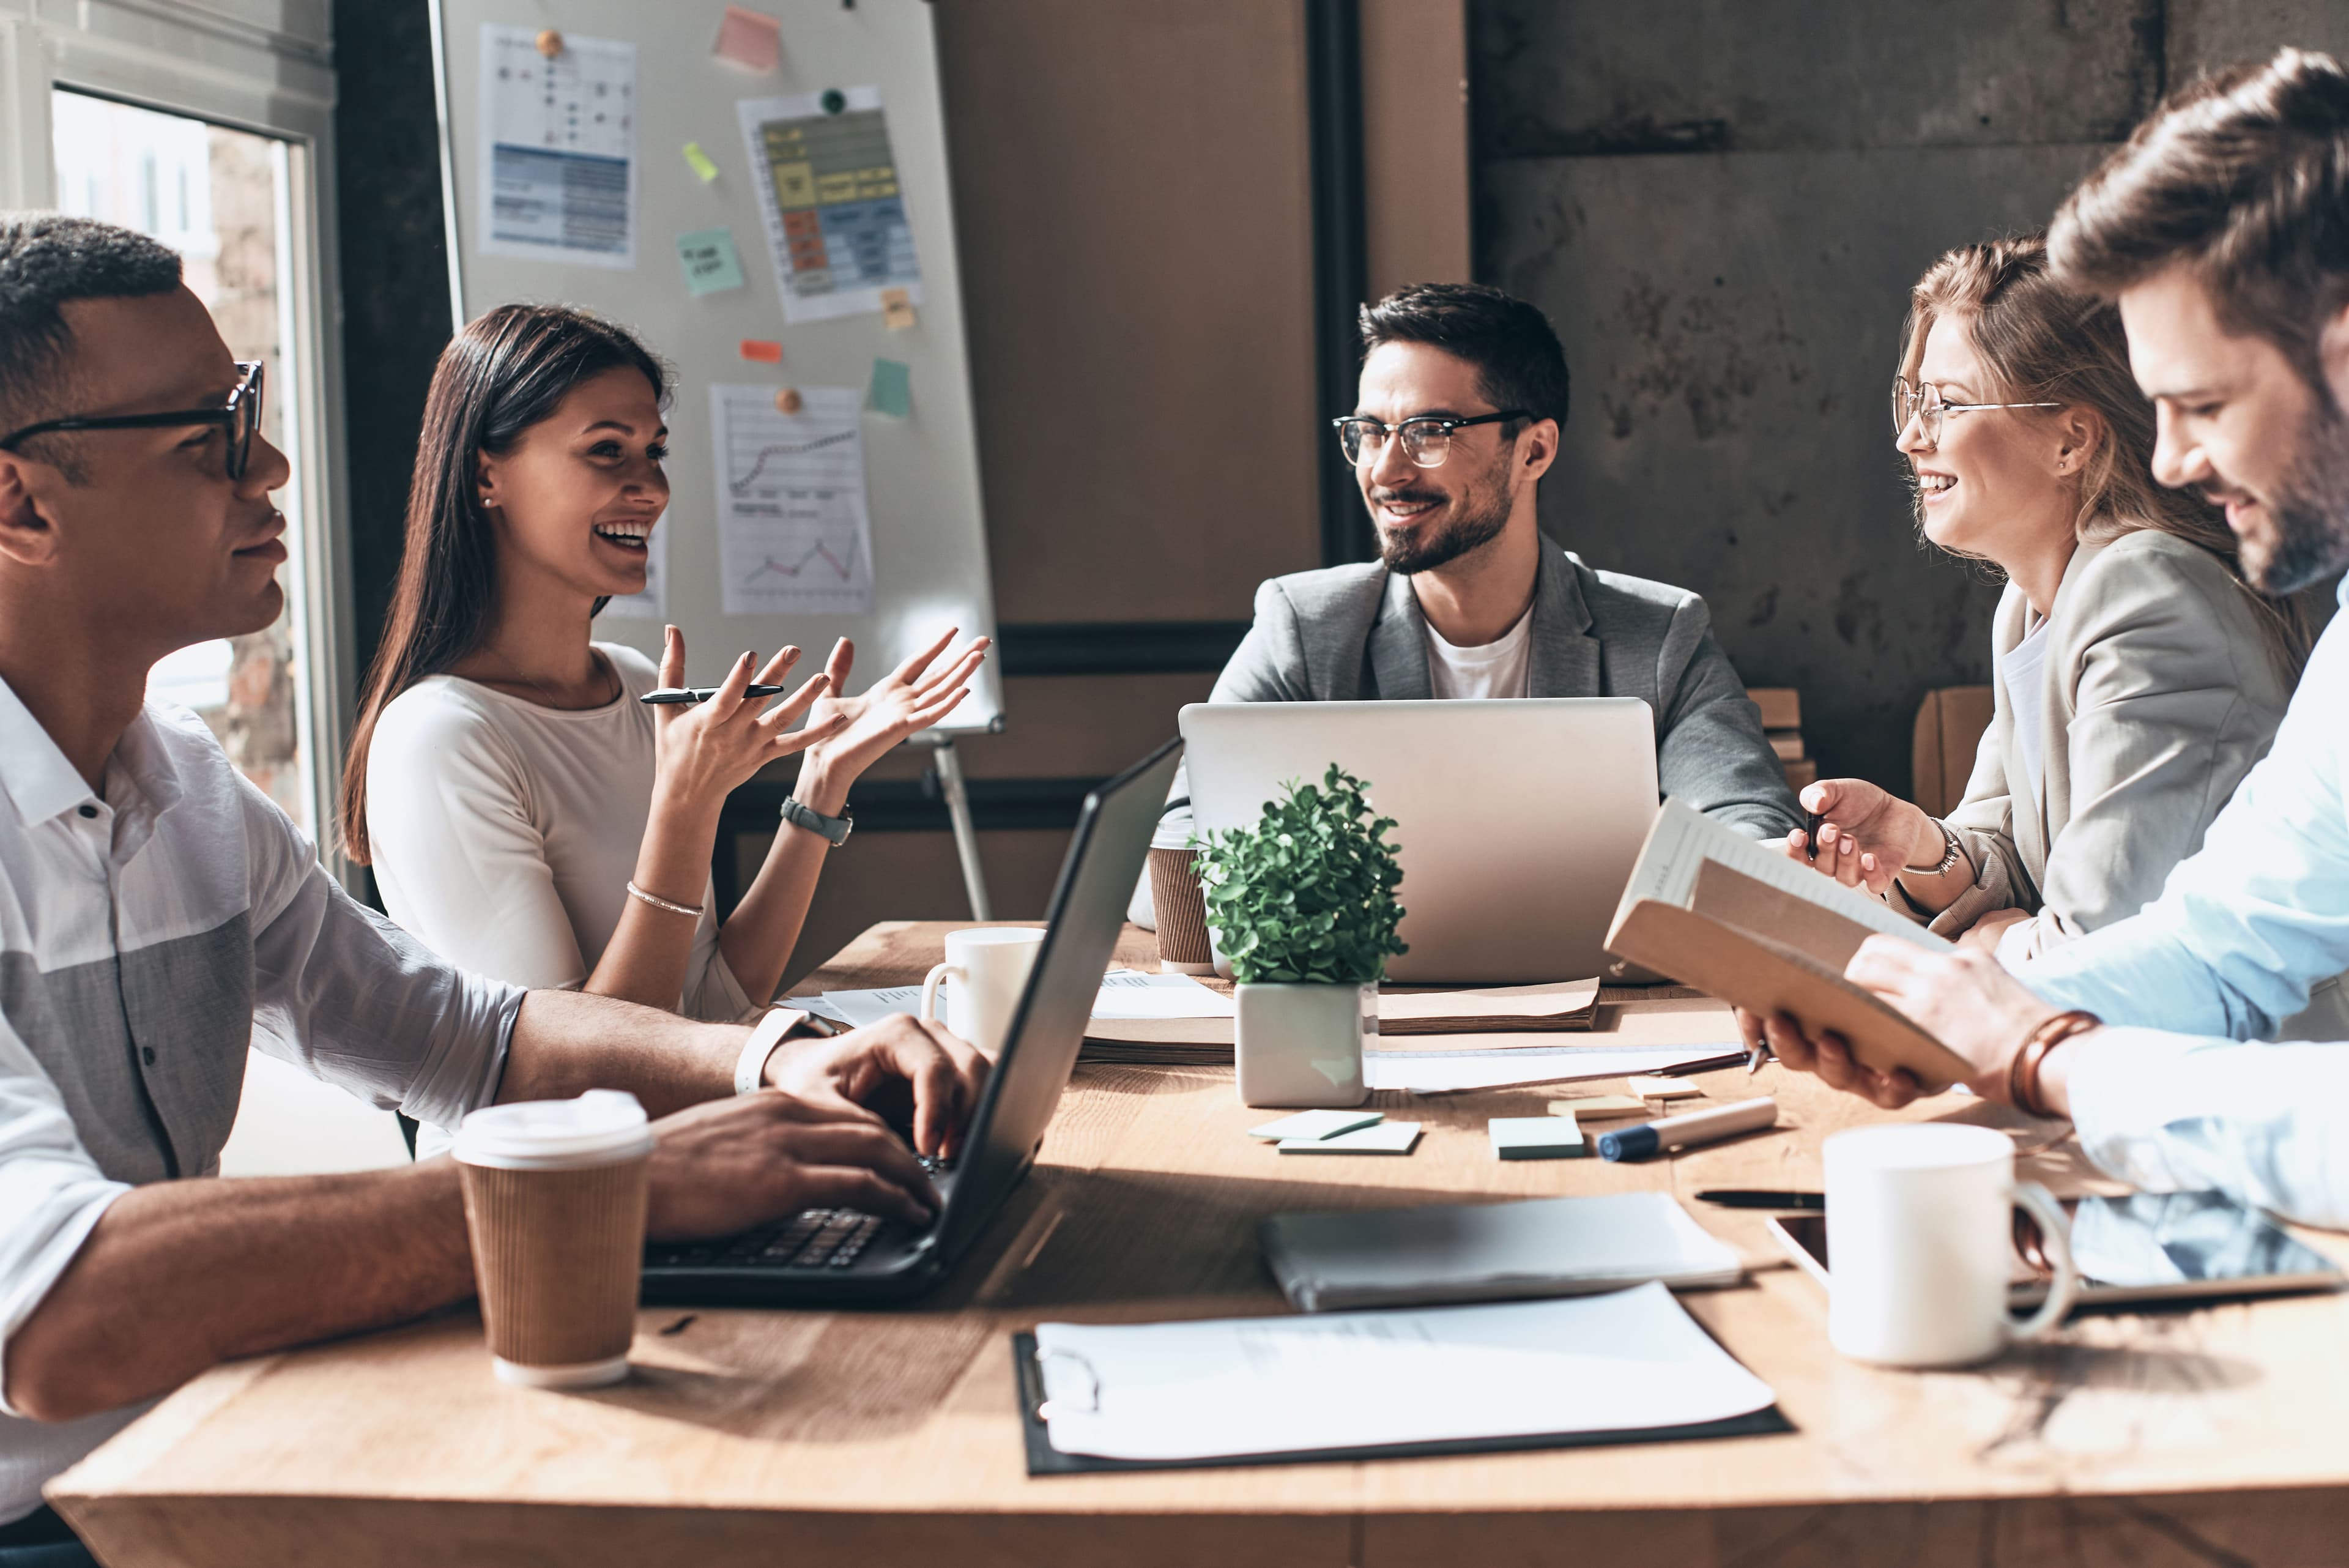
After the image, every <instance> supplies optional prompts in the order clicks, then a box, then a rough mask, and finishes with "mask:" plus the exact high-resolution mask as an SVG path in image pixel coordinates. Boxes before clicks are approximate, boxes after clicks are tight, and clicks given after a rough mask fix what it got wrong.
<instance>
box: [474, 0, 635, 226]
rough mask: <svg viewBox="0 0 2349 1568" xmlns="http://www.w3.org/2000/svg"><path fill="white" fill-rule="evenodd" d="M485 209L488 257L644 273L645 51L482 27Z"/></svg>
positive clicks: (482, 223) (531, 31) (597, 41)
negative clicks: (640, 175) (639, 198)
mask: <svg viewBox="0 0 2349 1568" xmlns="http://www.w3.org/2000/svg"><path fill="white" fill-rule="evenodd" d="M637 164H638V159H637V157H636V46H635V45H634V44H624V43H621V42H619V41H618V40H616V39H613V38H585V37H578V36H573V35H570V34H565V35H564V40H563V51H562V53H560V54H558V55H556V56H555V57H554V58H553V59H551V60H550V59H548V58H546V57H544V56H543V55H541V54H540V53H539V52H538V30H537V29H536V28H533V27H502V26H498V25H497V24H496V23H493V22H484V23H483V24H481V218H480V223H479V227H478V228H477V230H476V231H475V234H474V235H473V244H474V247H475V248H476V249H477V250H479V251H481V253H482V254H487V255H504V256H527V257H529V258H531V259H532V260H533V261H561V262H581V263H585V264H586V265H591V266H608V267H632V266H634V265H636V177H637V172H638V170H637Z"/></svg>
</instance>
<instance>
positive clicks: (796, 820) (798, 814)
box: [782, 794, 856, 849]
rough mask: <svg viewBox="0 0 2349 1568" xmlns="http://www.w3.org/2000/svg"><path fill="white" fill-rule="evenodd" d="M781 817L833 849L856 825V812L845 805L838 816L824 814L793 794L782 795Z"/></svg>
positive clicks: (845, 838)
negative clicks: (827, 843) (822, 840)
mask: <svg viewBox="0 0 2349 1568" xmlns="http://www.w3.org/2000/svg"><path fill="white" fill-rule="evenodd" d="M782 818H783V820H784V821H785V822H788V823H790V824H791V825H792V826H793V827H804V828H806V829H807V830H808V831H809V832H810V833H812V834H814V835H816V836H818V837H820V838H823V839H824V840H826V841H827V842H829V843H830V844H831V845H832V846H833V848H834V849H837V848H839V847H840V846H842V845H843V844H845V843H847V842H848V835H849V833H850V831H851V830H852V829H854V827H855V826H856V814H855V813H854V812H853V811H851V810H850V809H849V808H848V807H847V806H844V805H843V806H842V807H841V808H840V815H838V816H826V815H824V814H823V813H822V812H820V811H818V810H816V809H815V807H813V806H812V805H808V804H807V803H806V802H804V801H802V800H801V799H800V797H799V796H797V795H795V794H791V795H785V796H784V797H783V809H782Z"/></svg>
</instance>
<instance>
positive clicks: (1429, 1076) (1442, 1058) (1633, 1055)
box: [1362, 1041, 1737, 1095]
mask: <svg viewBox="0 0 2349 1568" xmlns="http://www.w3.org/2000/svg"><path fill="white" fill-rule="evenodd" d="M1736 1045H1737V1043H1736V1042H1735V1041H1723V1043H1722V1044H1718V1045H1646V1046H1626V1047H1616V1046H1608V1045H1580V1046H1570V1047H1568V1048H1566V1049H1564V1050H1558V1051H1542V1050H1524V1049H1519V1050H1514V1051H1365V1052H1364V1053H1362V1079H1363V1081H1364V1082H1365V1083H1367V1084H1369V1085H1370V1086H1371V1088H1373V1089H1401V1090H1403V1091H1405V1092H1406V1093H1409V1094H1414V1095H1449V1094H1457V1093H1459V1092H1461V1091H1462V1090H1465V1089H1502V1088H1507V1087H1508V1086H1510V1085H1513V1084H1565V1083H1571V1082H1573V1081H1574V1080H1576V1079H1578V1078H1618V1077H1625V1076H1629V1075H1631V1074H1634V1073H1668V1072H1670V1071H1671V1070H1672V1069H1673V1068H1675V1067H1684V1066H1687V1065H1688V1064H1691V1063H1692V1062H1702V1061H1705V1060H1707V1059H1708V1058H1711V1057H1715V1056H1720V1055H1722V1054H1724V1053H1726V1052H1728V1051H1730V1050H1731V1049H1733V1048H1735V1047H1736Z"/></svg>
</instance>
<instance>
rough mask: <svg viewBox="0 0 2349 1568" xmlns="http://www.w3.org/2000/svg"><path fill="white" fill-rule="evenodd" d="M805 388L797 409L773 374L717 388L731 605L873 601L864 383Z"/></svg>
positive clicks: (855, 610) (808, 609)
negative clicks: (782, 396)
mask: <svg viewBox="0 0 2349 1568" xmlns="http://www.w3.org/2000/svg"><path fill="white" fill-rule="evenodd" d="M799 393H800V408H799V411H798V412H796V413H789V414H787V413H784V412H782V411H781V410H779V409H777V408H776V406H775V389H774V388H773V387H771V386H768V387H753V386H740V385H736V386H726V385H718V386H713V387H711V388H710V389H709V429H710V439H711V441H712V442H713V443H714V444H715V446H716V449H717V452H716V455H717V469H718V562H719V571H721V572H722V573H724V574H725V600H726V613H727V614H728V615H794V614H797V615H865V614H868V613H870V612H871V610H872V608H873V526H872V521H871V517H870V514H869V513H868V512H867V511H866V508H865V500H864V414H863V411H862V410H863V405H864V393H863V392H862V391H861V390H860V389H857V388H854V387H802V388H800V389H799Z"/></svg>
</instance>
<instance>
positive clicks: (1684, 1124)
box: [1599, 1095, 1778, 1160]
mask: <svg viewBox="0 0 2349 1568" xmlns="http://www.w3.org/2000/svg"><path fill="white" fill-rule="evenodd" d="M1777 1125H1778V1102H1777V1101H1775V1100H1774V1099H1772V1098H1771V1097H1770V1096H1767V1095H1764V1096H1762V1097H1761V1098H1760V1099H1758V1100H1740V1101H1738V1102H1737V1103H1736V1104H1735V1105H1733V1106H1721V1107H1720V1108H1719V1109H1717V1110H1709V1111H1691V1112H1689V1113H1688V1115H1686V1116H1666V1117H1664V1118H1663V1119H1662V1120H1661V1121H1654V1122H1642V1123H1640V1125H1639V1126H1638V1127H1625V1128H1623V1129H1622V1130H1620V1131H1619V1132H1610V1133H1601V1134H1599V1158H1601V1159H1619V1160H1620V1159H1646V1158H1648V1157H1649V1156H1651V1155H1654V1154H1661V1153H1662V1152H1663V1151H1664V1150H1666V1149H1668V1148H1693V1147H1696V1146H1697V1145H1699V1144H1704V1143H1719V1142H1720V1141H1721V1140H1722V1139H1723V1138H1725V1137H1736V1136H1737V1135H1738V1134H1739V1133H1743V1132H1755V1131H1758V1130H1760V1129H1761V1128H1763V1127H1776V1126H1777Z"/></svg>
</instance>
